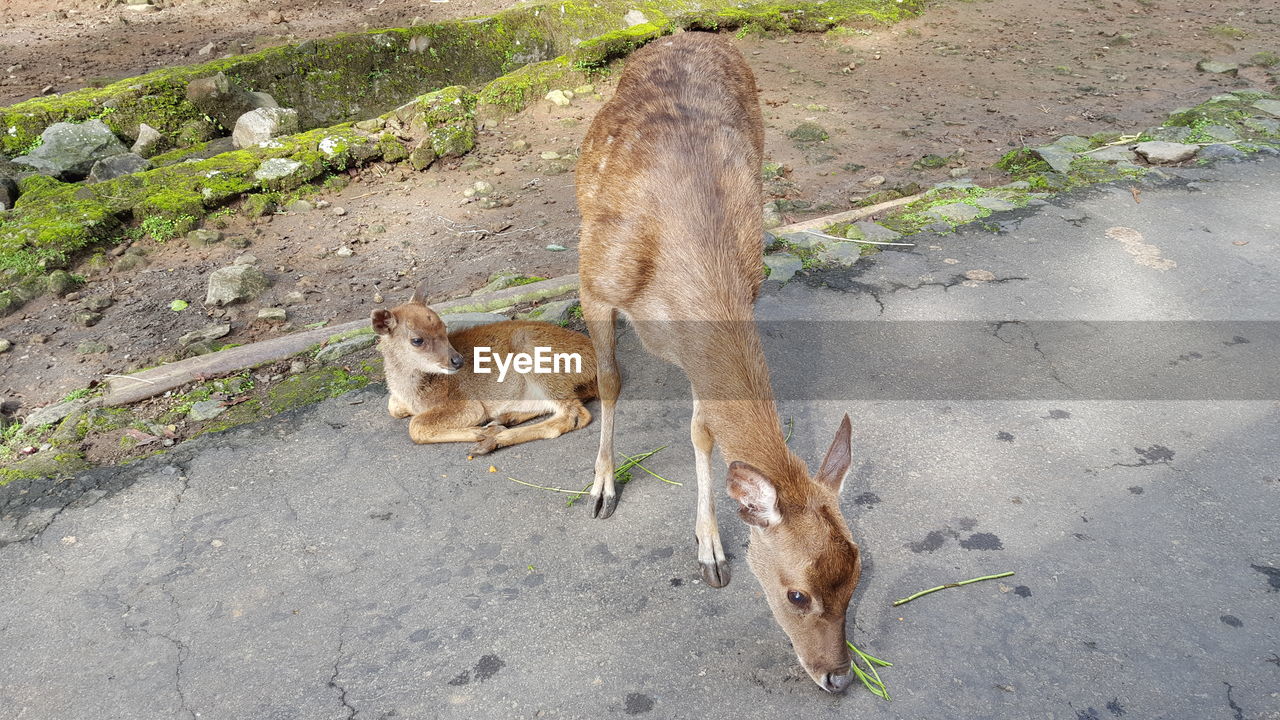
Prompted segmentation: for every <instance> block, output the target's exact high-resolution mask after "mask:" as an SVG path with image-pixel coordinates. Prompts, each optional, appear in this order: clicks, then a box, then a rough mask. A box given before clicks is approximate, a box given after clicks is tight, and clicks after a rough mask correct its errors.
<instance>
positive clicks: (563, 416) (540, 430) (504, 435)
mask: <svg viewBox="0 0 1280 720" xmlns="http://www.w3.org/2000/svg"><path fill="white" fill-rule="evenodd" d="M590 422H591V413H590V412H589V411H588V410H587V409H586V408H585V407H583V405H582V403H581V402H580V401H579V400H577V399H573V400H569V401H566V402H564V403H562V404H560V405H558V406H557V407H556V409H555V412H554V413H552V415H551V417H549V418H547V419H546V420H543V421H542V422H536V423H534V424H532V425H525V426H523V427H518V428H510V429H506V430H502V431H500V432H498V433H497V434H495V435H493V436H492V437H489V438H486V439H484V440H481V441H480V442H478V443H476V444H475V445H473V446H472V447H471V452H472V453H474V454H476V455H484V454H485V453H488V452H491V451H493V450H495V449H497V448H502V447H508V446H510V445H519V444H520V443H526V442H529V441H530V440H546V439H549V438H554V437H560V436H561V435H563V434H565V433H567V432H572V431H574V430H577V429H578V428H581V427H586V426H587V424H589V423H590Z"/></svg>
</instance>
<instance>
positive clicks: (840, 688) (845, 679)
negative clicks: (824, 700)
mask: <svg viewBox="0 0 1280 720" xmlns="http://www.w3.org/2000/svg"><path fill="white" fill-rule="evenodd" d="M852 680H853V673H852V672H848V673H845V674H844V675H837V674H835V673H827V674H826V675H823V676H822V689H823V690H826V691H827V692H829V693H842V692H844V691H845V690H846V689H847V688H848V687H849V683H850V682H851V681H852Z"/></svg>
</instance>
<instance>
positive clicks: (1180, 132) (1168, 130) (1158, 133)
mask: <svg viewBox="0 0 1280 720" xmlns="http://www.w3.org/2000/svg"><path fill="white" fill-rule="evenodd" d="M1143 134H1144V135H1146V136H1147V137H1149V138H1151V139H1152V140H1162V141H1164V142H1174V143H1180V142H1185V141H1186V139H1187V138H1189V137H1191V128H1189V127H1183V126H1182V125H1171V126H1164V125H1161V126H1160V127H1153V128H1147V131H1146V132H1144V133H1143Z"/></svg>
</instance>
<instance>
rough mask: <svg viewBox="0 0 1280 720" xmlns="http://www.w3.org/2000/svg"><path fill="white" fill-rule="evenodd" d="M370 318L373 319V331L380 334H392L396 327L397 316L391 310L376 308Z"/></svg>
mask: <svg viewBox="0 0 1280 720" xmlns="http://www.w3.org/2000/svg"><path fill="white" fill-rule="evenodd" d="M370 319H371V320H372V321H373V331H374V332H376V333H378V334H379V335H390V334H391V331H392V330H395V328H396V316H395V315H392V314H391V311H390V310H383V309H382V308H379V309H377V310H374V311H373V313H372V314H371V315H370Z"/></svg>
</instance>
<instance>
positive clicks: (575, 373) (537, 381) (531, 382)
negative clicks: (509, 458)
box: [372, 290, 596, 454]
mask: <svg viewBox="0 0 1280 720" xmlns="http://www.w3.org/2000/svg"><path fill="white" fill-rule="evenodd" d="M372 320H373V329H374V330H375V331H377V333H378V334H379V335H381V336H382V338H381V339H380V340H379V342H378V350H379V351H380V352H381V353H382V357H383V360H384V367H385V371H386V376H387V387H388V389H389V390H390V391H391V396H390V397H389V398H388V399H387V410H388V411H389V412H390V413H391V416H392V417H397V418H402V417H408V416H410V415H412V416H413V419H412V420H411V421H409V437H411V438H413V441H414V442H416V443H440V442H472V443H475V444H474V445H473V446H472V447H471V450H470V452H471V453H472V454H484V453H488V452H490V451H492V450H494V449H496V448H500V447H507V446H508V445H519V444H520V443H524V442H529V441H530V440H539V439H543V438H553V437H559V436H561V435H563V434H564V433H567V432H571V431H573V430H577V429H578V428H581V427H586V425H587V424H589V423H590V422H591V413H590V412H589V411H588V410H587V409H586V408H585V407H583V405H582V403H583V402H584V401H587V400H591V399H592V398H594V397H595V395H596V363H595V353H594V352H593V351H592V348H591V343H590V341H589V340H588V339H587V338H586V337H585V336H583V335H582V334H580V333H576V332H573V331H572V330H566V329H564V328H562V327H558V326H556V325H551V324H550V323H543V322H527V321H506V322H498V323H493V324H491V325H481V326H479V327H473V328H468V329H466V330H459V331H458V332H454V333H446V330H445V325H444V321H442V320H441V319H440V316H439V315H437V314H436V312H435V311H434V310H432V309H431V308H429V307H427V305H426V304H425V303H424V302H423V300H422V291H421V290H419V291H418V292H416V293H414V296H413V298H412V299H411V300H409V302H407V303H404V304H403V305H400V306H398V307H396V308H393V309H391V310H383V309H378V310H374V311H373V315H372ZM539 347H541V348H544V349H545V350H546V353H545V354H546V355H547V356H552V355H554V354H559V356H560V358H561V359H563V360H565V361H566V362H565V365H567V366H568V367H567V368H566V370H572V371H571V372H570V371H566V372H552V373H536V372H534V373H527V372H526V373H521V372H511V373H507V374H506V376H505V377H502V376H500V375H499V374H497V373H495V372H489V373H488V374H485V373H482V372H478V371H477V368H476V367H473V366H472V363H473V362H474V361H475V359H476V357H477V355H476V353H475V350H476V348H481V349H482V351H481V354H480V356H479V357H481V358H488V357H489V356H505V357H514V356H515V354H517V353H526V354H528V355H529V356H531V357H532V356H534V355H536V354H537V348H539ZM483 348H488V350H487V351H486V350H483ZM574 355H576V356H577V357H578V358H580V361H579V362H580V364H578V365H575V364H573V363H572V362H570V361H572V358H573V356H574ZM486 369H490V370H492V369H493V368H488V367H487V366H486ZM548 414H549V415H550V416H551V417H549V418H547V419H545V420H543V421H541V422H537V423H534V424H532V425H524V426H521V427H511V428H508V427H506V426H507V425H519V424H520V423H523V422H526V421H528V420H532V419H534V418H536V417H540V416H543V415H548ZM486 423H487V424H486Z"/></svg>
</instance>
